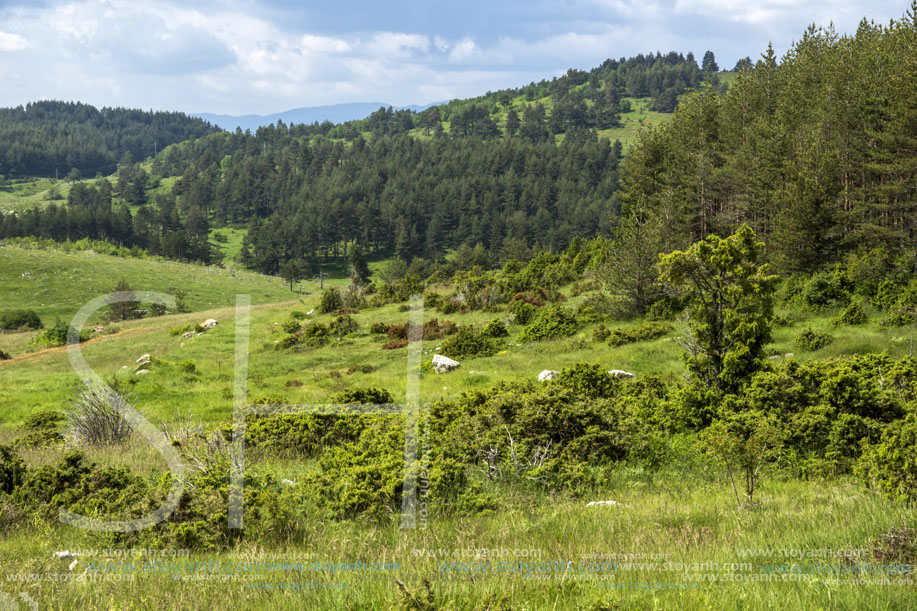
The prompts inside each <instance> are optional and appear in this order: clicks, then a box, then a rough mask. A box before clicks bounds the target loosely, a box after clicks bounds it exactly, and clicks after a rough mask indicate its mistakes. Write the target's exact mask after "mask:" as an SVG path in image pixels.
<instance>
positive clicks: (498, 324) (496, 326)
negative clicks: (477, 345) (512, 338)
mask: <svg viewBox="0 0 917 611" xmlns="http://www.w3.org/2000/svg"><path fill="white" fill-rule="evenodd" d="M483 333H484V335H486V336H488V337H509V331H507V330H506V326H505V325H504V324H503V322H502V321H501V320H500V319H499V318H495V319H493V320H492V321H490V322H489V323H487V326H485V327H484V331H483Z"/></svg>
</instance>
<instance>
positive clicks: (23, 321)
mask: <svg viewBox="0 0 917 611" xmlns="http://www.w3.org/2000/svg"><path fill="white" fill-rule="evenodd" d="M43 327H44V325H42V324H41V318H39V317H38V314H36V313H35V311H34V310H7V311H6V312H0V330H3V331H20V330H22V331H24V330H27V329H41V328H43Z"/></svg>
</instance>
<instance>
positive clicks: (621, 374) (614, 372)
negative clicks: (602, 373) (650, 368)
mask: <svg viewBox="0 0 917 611" xmlns="http://www.w3.org/2000/svg"><path fill="white" fill-rule="evenodd" d="M608 375H610V376H614V377H616V378H633V377H636V376H634V374H632V373H630V372H629V371H624V370H623V369H609V370H608Z"/></svg>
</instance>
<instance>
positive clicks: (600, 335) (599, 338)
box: [592, 325, 611, 342]
mask: <svg viewBox="0 0 917 611" xmlns="http://www.w3.org/2000/svg"><path fill="white" fill-rule="evenodd" d="M609 335H611V331H609V330H608V329H607V328H606V327H605V325H599V326H597V327H596V328H595V329H593V330H592V341H594V342H604V341H605V340H607V339H608V336H609Z"/></svg>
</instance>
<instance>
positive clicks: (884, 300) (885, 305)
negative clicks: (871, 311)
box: [871, 280, 901, 310]
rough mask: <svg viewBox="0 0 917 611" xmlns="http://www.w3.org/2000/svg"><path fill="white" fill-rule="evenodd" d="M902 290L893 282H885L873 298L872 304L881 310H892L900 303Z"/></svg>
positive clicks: (881, 283)
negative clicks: (899, 297) (899, 298)
mask: <svg viewBox="0 0 917 611" xmlns="http://www.w3.org/2000/svg"><path fill="white" fill-rule="evenodd" d="M900 292H901V288H900V287H899V286H898V285H897V284H895V283H894V282H892V281H891V280H883V281H882V282H880V283H879V286H878V288H877V289H876V294H875V295H873V296H872V299H871V301H872V304H873V305H874V306H876V307H877V308H879V309H880V310H890V309H892V308H893V307H894V306H895V304H896V303H897V302H898V296H899V294H900Z"/></svg>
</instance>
